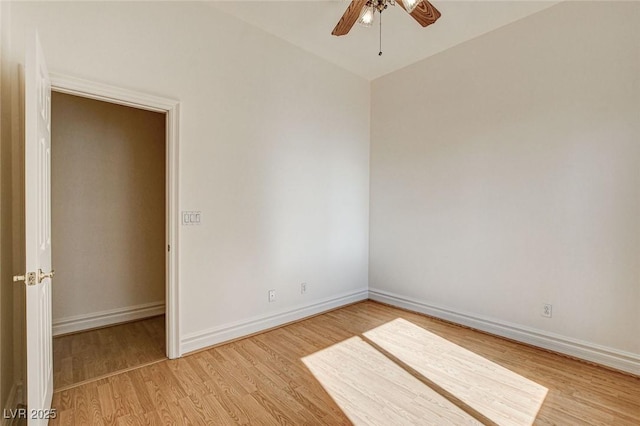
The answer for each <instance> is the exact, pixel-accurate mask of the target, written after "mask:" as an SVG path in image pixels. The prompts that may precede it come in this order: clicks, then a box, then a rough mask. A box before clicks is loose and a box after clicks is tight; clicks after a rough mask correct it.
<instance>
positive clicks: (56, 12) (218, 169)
mask: <svg viewBox="0 0 640 426" xmlns="http://www.w3.org/2000/svg"><path fill="white" fill-rule="evenodd" d="M12 11H13V14H12V28H13V31H12V35H13V36H14V37H15V39H16V45H22V44H23V43H24V42H23V34H24V30H25V28H27V27H29V26H35V27H37V28H38V30H39V32H40V36H41V40H42V44H43V47H44V51H45V55H46V56H47V60H48V65H49V68H50V69H51V70H53V71H58V72H62V73H67V74H71V75H75V76H78V77H82V78H86V79H91V80H94V81H98V82H103V83H107V84H111V85H115V86H120V87H124V88H134V89H135V90H139V91H143V92H147V93H151V94H157V95H160V96H164V97H170V98H174V99H178V100H179V101H180V102H181V109H180V150H179V159H180V165H179V168H180V170H179V180H180V188H179V190H180V195H179V196H180V200H179V208H180V210H200V211H201V212H202V224H201V225H200V226H189V227H187V226H183V227H181V228H180V237H179V241H178V244H179V248H180V259H179V262H178V263H179V264H178V270H179V283H178V285H179V288H180V320H181V322H180V329H181V333H182V338H183V342H182V346H183V348H184V347H185V345H187V346H186V347H187V348H188V349H190V350H194V349H197V348H198V347H199V346H201V345H207V344H212V343H214V342H215V341H217V340H221V339H225V338H230V337H234V336H237V335H239V334H242V333H247V332H250V331H257V330H259V329H260V328H264V327H269V326H274V325H277V324H278V323H281V322H285V321H287V320H290V318H295V317H296V315H299V314H300V313H301V312H302V313H304V312H312V311H314V310H316V311H317V310H319V309H322V308H323V307H326V306H331V304H332V303H333V304H334V305H335V304H339V303H347V302H348V301H352V300H355V299H354V298H356V297H365V296H366V291H367V281H368V277H367V270H368V209H369V100H370V99H369V82H368V81H366V80H364V79H363V78H360V77H357V76H355V75H353V74H351V73H349V72H347V71H345V70H343V69H341V68H338V67H337V66H335V65H332V64H330V63H328V62H326V61H323V60H322V59H320V58H318V57H316V56H314V55H312V54H309V53H308V52H305V51H303V50H302V49H299V48H297V47H295V46H292V45H291V44H289V43H287V42H285V41H283V40H280V39H278V38H276V37H274V36H271V35H268V34H265V33H264V32H263V31H260V30H258V29H256V28H254V27H251V26H250V25H248V24H246V23H244V22H242V21H241V20H238V19H236V18H233V17H231V16H229V15H226V14H225V13H224V12H221V11H220V10H217V9H215V8H213V7H211V6H210V5H207V4H206V2H41V3H37V2H16V3H13V4H12ZM177 17H179V19H178V18H177ZM114 29H116V30H114ZM19 43H20V44H19ZM54 250H55V249H54ZM301 282H306V283H307V292H306V294H304V295H303V294H301V293H300V283H301ZM269 289H276V291H277V300H276V301H275V302H273V303H269V302H268V298H267V293H268V290H269ZM305 309H306V311H305ZM243 325H246V327H245V328H242V326H243ZM227 330H230V331H229V332H228V333H227ZM248 330H250V331H248ZM225 333H227V334H225Z"/></svg>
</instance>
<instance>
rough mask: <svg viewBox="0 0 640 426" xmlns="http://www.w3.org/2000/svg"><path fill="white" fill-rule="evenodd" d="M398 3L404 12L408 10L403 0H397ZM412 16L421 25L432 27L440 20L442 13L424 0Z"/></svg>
mask: <svg viewBox="0 0 640 426" xmlns="http://www.w3.org/2000/svg"><path fill="white" fill-rule="evenodd" d="M396 3H398V4H399V5H400V6H401V7H402V8H403V9H404V10H407V8H405V7H404V4H403V3H402V0H396ZM410 15H411V16H412V17H413V19H415V20H416V21H418V23H419V24H420V25H422V26H423V27H426V26H427V25H431V24H433V23H434V22H436V21H437V20H438V18H439V17H440V12H439V11H438V9H436V8H435V7H433V5H432V4H431V3H429V2H428V1H427V0H423V1H421V2H420V3H418V5H417V6H416V8H415V9H413V12H411V13H410Z"/></svg>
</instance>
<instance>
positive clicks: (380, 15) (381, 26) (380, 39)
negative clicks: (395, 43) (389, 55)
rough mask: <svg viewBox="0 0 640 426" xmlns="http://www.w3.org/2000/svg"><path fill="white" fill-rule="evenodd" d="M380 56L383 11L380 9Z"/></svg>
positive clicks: (379, 53) (380, 53) (379, 54)
mask: <svg viewBox="0 0 640 426" xmlns="http://www.w3.org/2000/svg"><path fill="white" fill-rule="evenodd" d="M378 56H382V11H380V51H379V52H378Z"/></svg>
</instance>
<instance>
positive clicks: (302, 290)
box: [300, 283, 307, 294]
mask: <svg viewBox="0 0 640 426" xmlns="http://www.w3.org/2000/svg"><path fill="white" fill-rule="evenodd" d="M306 292H307V283H302V284H300V294H305V293H306Z"/></svg>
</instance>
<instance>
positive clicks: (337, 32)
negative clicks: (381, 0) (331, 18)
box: [331, 0, 367, 36]
mask: <svg viewBox="0 0 640 426" xmlns="http://www.w3.org/2000/svg"><path fill="white" fill-rule="evenodd" d="M365 4H367V0H352V1H351V4H350V5H349V7H348V8H347V10H346V11H345V12H344V14H343V15H342V18H340V20H339V21H338V24H337V25H336V27H335V28H334V29H333V31H331V34H333V35H334V36H341V35H345V34H347V33H348V32H349V30H351V27H353V24H355V23H356V21H357V20H358V17H359V16H360V11H361V10H362V8H363V7H364V5H365Z"/></svg>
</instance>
